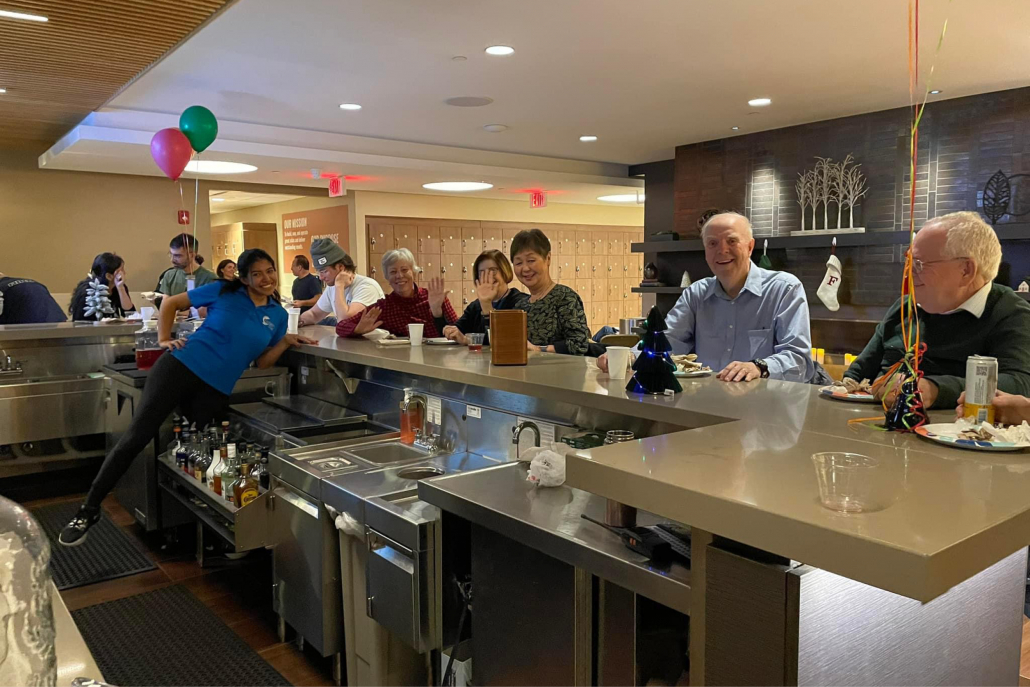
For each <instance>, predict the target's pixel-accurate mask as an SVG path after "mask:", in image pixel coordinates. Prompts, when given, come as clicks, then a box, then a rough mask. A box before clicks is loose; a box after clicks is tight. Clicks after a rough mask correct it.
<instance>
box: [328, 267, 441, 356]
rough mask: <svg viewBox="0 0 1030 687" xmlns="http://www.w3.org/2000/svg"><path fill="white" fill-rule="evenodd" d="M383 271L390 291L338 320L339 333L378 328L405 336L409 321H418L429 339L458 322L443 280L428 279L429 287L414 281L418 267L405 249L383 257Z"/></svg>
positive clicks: (357, 333) (357, 332)
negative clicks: (371, 304)
mask: <svg viewBox="0 0 1030 687" xmlns="http://www.w3.org/2000/svg"><path fill="white" fill-rule="evenodd" d="M383 274H385V275H386V280H387V281H388V282H389V283H390V287H391V288H392V289H393V292H392V293H390V294H388V295H387V296H386V297H385V298H381V299H380V300H379V301H377V302H376V304H375V305H373V306H372V307H370V308H368V309H367V310H365V311H364V312H362V313H359V314H357V315H353V316H351V317H349V318H347V319H345V320H341V321H340V323H339V324H337V325H336V333H337V334H338V335H339V336H362V335H364V334H368V333H369V332H370V331H372V330H374V329H377V328H380V327H381V328H383V329H385V330H387V331H388V332H390V333H391V334H393V335H394V336H398V337H406V336H408V325H409V324H421V325H424V327H423V330H422V335H423V336H424V337H425V338H430V339H431V338H437V337H440V336H442V335H443V330H444V327H446V326H447V325H449V324H454V323H455V322H457V321H458V315H457V313H455V312H454V307H453V306H452V305H451V302H450V301H449V300H448V299H447V291H446V289H444V284H443V279H430V280H429V288H428V289H423V288H421V287H419V285H418V284H416V283H415V275H416V274H418V266H417V265H416V264H415V256H414V255H412V254H411V251H410V250H408V249H407V248H396V249H394V250H391V251H389V252H388V253H387V254H386V255H384V256H383Z"/></svg>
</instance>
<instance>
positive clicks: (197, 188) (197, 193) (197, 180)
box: [191, 153, 214, 259]
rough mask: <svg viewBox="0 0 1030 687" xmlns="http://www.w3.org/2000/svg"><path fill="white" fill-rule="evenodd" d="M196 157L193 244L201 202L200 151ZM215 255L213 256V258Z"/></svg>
mask: <svg viewBox="0 0 1030 687" xmlns="http://www.w3.org/2000/svg"><path fill="white" fill-rule="evenodd" d="M191 157H195V159H196V160H197V171H196V172H194V174H195V175H196V176H194V181H195V184H194V186H193V245H197V221H198V219H197V204H198V203H199V202H200V153H197V154H196V156H191ZM213 258H214V256H212V259H213Z"/></svg>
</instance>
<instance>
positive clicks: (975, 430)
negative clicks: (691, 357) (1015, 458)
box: [916, 418, 1030, 451]
mask: <svg viewBox="0 0 1030 687" xmlns="http://www.w3.org/2000/svg"><path fill="white" fill-rule="evenodd" d="M916 434H918V435H919V436H921V437H923V438H924V439H929V440H930V441H936V442H937V443H938V444H946V445H948V446H953V447H955V448H966V449H970V450H972V451H1023V450H1025V449H1028V448H1030V425H1028V424H1027V423H1026V422H1025V421H1024V422H1023V424H1021V425H1007V426H1006V425H992V424H991V423H989V422H980V423H976V422H973V421H972V420H970V419H965V418H964V419H961V420H957V421H955V422H937V423H934V424H930V425H923V426H921V427H916Z"/></svg>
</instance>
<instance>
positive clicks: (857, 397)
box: [819, 386, 879, 403]
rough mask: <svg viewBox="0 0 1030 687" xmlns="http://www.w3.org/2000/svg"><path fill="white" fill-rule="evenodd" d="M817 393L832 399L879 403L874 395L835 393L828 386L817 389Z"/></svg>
mask: <svg viewBox="0 0 1030 687" xmlns="http://www.w3.org/2000/svg"><path fill="white" fill-rule="evenodd" d="M819 394H820V395H822V396H824V397H826V398H832V399H833V400H834V401H846V402H848V403H879V401H877V400H876V397H875V396H873V395H872V394H835V393H833V392H832V391H830V387H828V386H824V387H823V388H822V389H819Z"/></svg>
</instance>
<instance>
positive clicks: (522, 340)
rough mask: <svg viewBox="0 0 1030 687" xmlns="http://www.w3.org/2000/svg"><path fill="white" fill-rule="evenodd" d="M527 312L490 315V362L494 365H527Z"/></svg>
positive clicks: (519, 311) (513, 311)
mask: <svg viewBox="0 0 1030 687" xmlns="http://www.w3.org/2000/svg"><path fill="white" fill-rule="evenodd" d="M526 322H527V320H526V311H525V310H494V311H493V312H492V313H490V362H492V363H493V364H494V365H525V364H526V362H527V360H528V357H529V355H528V350H527V348H526V342H527V340H528V338H529V336H528V334H527V333H526V331H527V325H526Z"/></svg>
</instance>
